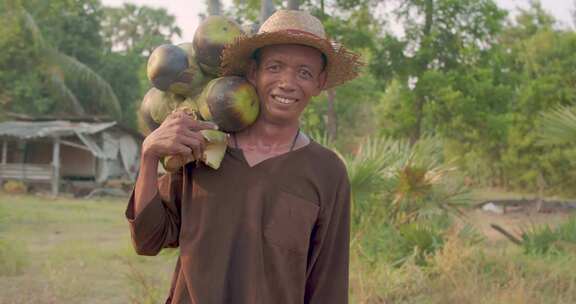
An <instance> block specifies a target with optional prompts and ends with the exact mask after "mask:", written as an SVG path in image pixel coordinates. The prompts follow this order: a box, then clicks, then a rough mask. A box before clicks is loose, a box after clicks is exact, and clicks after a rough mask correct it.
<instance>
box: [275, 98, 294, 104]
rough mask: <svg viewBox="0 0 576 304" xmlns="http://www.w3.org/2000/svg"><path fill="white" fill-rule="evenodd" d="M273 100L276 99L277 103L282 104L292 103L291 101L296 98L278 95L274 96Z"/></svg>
mask: <svg viewBox="0 0 576 304" xmlns="http://www.w3.org/2000/svg"><path fill="white" fill-rule="evenodd" d="M274 100H276V101H278V102H279V103H283V104H292V103H295V102H296V99H292V98H284V97H280V96H274Z"/></svg>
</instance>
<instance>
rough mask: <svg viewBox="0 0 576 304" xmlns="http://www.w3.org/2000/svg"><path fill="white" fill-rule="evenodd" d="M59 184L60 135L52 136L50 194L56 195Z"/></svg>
mask: <svg viewBox="0 0 576 304" xmlns="http://www.w3.org/2000/svg"><path fill="white" fill-rule="evenodd" d="M59 186H60V137H54V145H53V149H52V195H54V196H57V195H58V190H59Z"/></svg>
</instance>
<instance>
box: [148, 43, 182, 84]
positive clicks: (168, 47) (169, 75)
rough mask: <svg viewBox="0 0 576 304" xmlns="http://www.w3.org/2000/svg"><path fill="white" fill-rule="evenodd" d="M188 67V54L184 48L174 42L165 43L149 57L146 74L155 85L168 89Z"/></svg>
mask: <svg viewBox="0 0 576 304" xmlns="http://www.w3.org/2000/svg"><path fill="white" fill-rule="evenodd" d="M187 68H188V55H187V54H186V52H185V51H184V49H182V48H180V47H177V46H175V45H172V44H163V45H161V46H159V47H157V48H156V49H154V51H153V52H152V54H151V55H150V57H149V58H148V65H147V68H146V74H147V76H148V79H149V80H150V82H152V84H153V85H154V87H156V88H157V89H159V90H161V91H167V90H168V89H169V88H170V85H172V84H173V83H175V82H176V81H178V78H179V77H180V76H181V74H182V72H183V71H185V70H186V69H187Z"/></svg>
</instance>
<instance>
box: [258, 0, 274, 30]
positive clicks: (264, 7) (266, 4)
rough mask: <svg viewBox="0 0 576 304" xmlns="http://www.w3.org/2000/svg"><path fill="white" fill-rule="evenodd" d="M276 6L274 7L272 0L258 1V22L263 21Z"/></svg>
mask: <svg viewBox="0 0 576 304" xmlns="http://www.w3.org/2000/svg"><path fill="white" fill-rule="evenodd" d="M274 11H276V8H275V7H274V1H272V0H262V2H260V24H262V23H264V21H266V19H268V17H270V16H271V15H272V14H273V13H274Z"/></svg>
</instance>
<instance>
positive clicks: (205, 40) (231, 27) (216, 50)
mask: <svg viewBox="0 0 576 304" xmlns="http://www.w3.org/2000/svg"><path fill="white" fill-rule="evenodd" d="M242 34H243V32H242V28H241V27H240V26H239V25H238V24H237V23H236V22H234V21H233V20H230V19H228V18H226V17H222V16H210V17H208V18H206V19H205V20H204V21H202V23H201V24H200V25H199V26H198V28H197V29H196V32H195V33H194V40H193V42H192V43H193V45H194V50H195V51H196V59H197V61H198V64H199V65H200V67H201V68H202V70H203V71H204V72H205V73H208V74H211V75H214V76H219V68H220V63H221V58H220V57H221V55H222V50H223V49H224V46H225V45H226V44H228V43H231V42H233V41H234V39H235V38H236V37H239V36H240V35H242Z"/></svg>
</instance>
